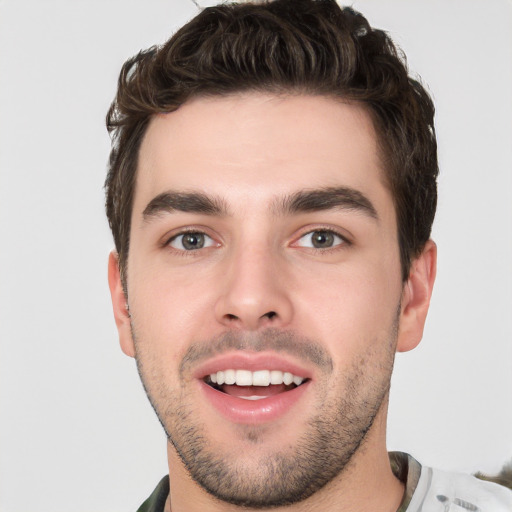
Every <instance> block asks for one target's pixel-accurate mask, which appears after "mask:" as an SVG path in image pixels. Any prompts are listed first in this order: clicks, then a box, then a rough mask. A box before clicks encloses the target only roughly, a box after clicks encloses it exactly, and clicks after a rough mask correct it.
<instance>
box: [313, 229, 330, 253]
mask: <svg viewBox="0 0 512 512" xmlns="http://www.w3.org/2000/svg"><path fill="white" fill-rule="evenodd" d="M311 241H312V243H313V247H316V248H318V249H321V248H325V247H332V246H333V244H334V235H333V234H332V233H329V231H315V232H314V233H313V234H312V236H311Z"/></svg>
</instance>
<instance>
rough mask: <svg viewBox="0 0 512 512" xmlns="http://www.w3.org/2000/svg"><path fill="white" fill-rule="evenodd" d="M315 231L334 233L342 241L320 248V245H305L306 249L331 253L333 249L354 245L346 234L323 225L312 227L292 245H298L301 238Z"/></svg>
mask: <svg viewBox="0 0 512 512" xmlns="http://www.w3.org/2000/svg"><path fill="white" fill-rule="evenodd" d="M313 233H329V234H332V235H334V236H336V237H338V238H339V239H340V240H341V242H340V243H338V244H336V245H333V246H332V247H326V248H324V249H322V248H319V247H303V248H304V249H312V250H313V251H319V252H322V253H329V252H332V251H337V250H341V249H342V248H343V247H348V246H351V245H352V242H351V241H350V240H349V239H348V238H347V237H346V236H345V235H342V234H341V233H340V232H339V231H337V230H335V229H333V228H332V227H322V226H319V227H315V228H314V229H310V230H309V231H306V232H304V233H302V234H301V235H300V236H299V237H297V238H296V239H295V241H294V242H293V243H292V244H291V245H292V246H296V245H297V244H298V242H299V240H301V239H302V238H304V237H306V236H308V235H312V234H313Z"/></svg>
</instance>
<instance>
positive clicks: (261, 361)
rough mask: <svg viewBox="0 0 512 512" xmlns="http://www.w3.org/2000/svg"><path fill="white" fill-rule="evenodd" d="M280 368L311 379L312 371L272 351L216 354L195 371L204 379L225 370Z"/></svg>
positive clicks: (197, 376)
mask: <svg viewBox="0 0 512 512" xmlns="http://www.w3.org/2000/svg"><path fill="white" fill-rule="evenodd" d="M230 369H235V370H249V371H252V372H255V371H258V370H280V371H282V372H290V373H292V374H293V375H297V376H300V377H303V378H305V379H311V377H312V371H311V370H310V369H308V368H305V367H303V366H302V365H300V364H296V363H294V362H293V361H290V360H289V359H287V358H286V357H284V356H282V355H280V354H276V353H271V352H242V351H238V352H229V353H225V354H221V355H218V356H214V357H212V358H210V359H208V360H207V361H205V362H204V363H202V364H200V365H199V366H198V367H197V368H196V369H195V370H194V372H193V376H194V377H195V378H196V379H204V378H205V377H207V376H208V375H211V374H212V373H216V372H218V371H225V370H230Z"/></svg>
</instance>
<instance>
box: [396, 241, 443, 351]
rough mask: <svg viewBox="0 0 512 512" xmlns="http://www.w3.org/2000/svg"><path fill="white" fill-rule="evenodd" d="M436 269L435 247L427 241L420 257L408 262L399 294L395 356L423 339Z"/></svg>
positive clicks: (410, 348)
mask: <svg viewBox="0 0 512 512" xmlns="http://www.w3.org/2000/svg"><path fill="white" fill-rule="evenodd" d="M436 269H437V247H436V244H435V243H434V242H433V241H432V240H429V241H428V242H427V243H426V244H425V247H424V249H423V251H422V252H421V254H420V255H419V256H418V257H417V258H416V259H415V260H414V261H413V262H412V264H411V270H410V273H409V279H408V280H407V282H406V283H405V285H404V289H403V292H402V304H401V311H400V328H399V332H398V343H397V350H398V352H407V351H408V350H412V349H413V348H415V347H416V346H417V345H418V343H419V342H420V341H421V338H422V337H423V327H424V326H425V320H426V318H427V313H428V307H429V305H430V297H431V296H432V289H433V287H434V281H435V279H436Z"/></svg>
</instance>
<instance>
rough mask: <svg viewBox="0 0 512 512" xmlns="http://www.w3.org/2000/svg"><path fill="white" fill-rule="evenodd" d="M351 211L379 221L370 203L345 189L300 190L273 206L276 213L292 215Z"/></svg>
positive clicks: (360, 194)
mask: <svg viewBox="0 0 512 512" xmlns="http://www.w3.org/2000/svg"><path fill="white" fill-rule="evenodd" d="M338 208H340V209H343V210H353V211H358V212H361V213H364V214H366V215H368V216H369V217H371V218H373V219H375V220H379V216H378V215H377V210H376V209H375V207H374V206H373V204H372V202H371V201H370V200H369V199H368V198H367V197H366V196H365V195H363V194H362V193H361V192H359V191H358V190H355V189H353V188H347V187H326V188H321V189H315V190H301V191H299V192H296V193H294V194H291V195H289V196H286V197H285V198H284V199H281V200H279V201H278V202H277V203H276V204H275V207H274V209H275V211H276V213H281V212H282V213H285V214H294V213H301V212H313V211H321V210H334V209H338Z"/></svg>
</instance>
